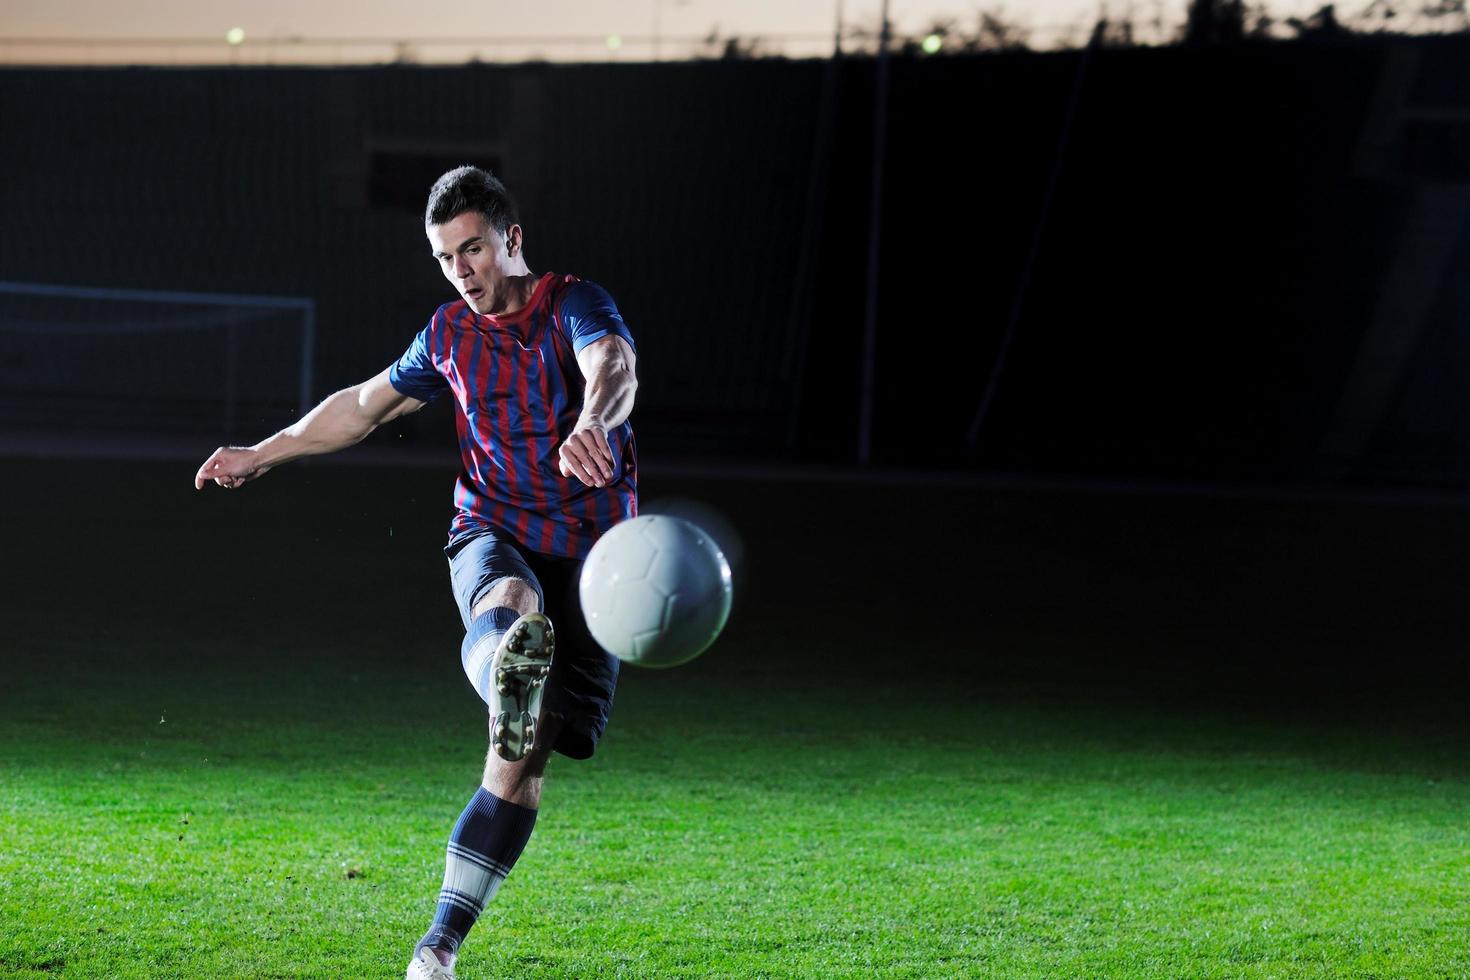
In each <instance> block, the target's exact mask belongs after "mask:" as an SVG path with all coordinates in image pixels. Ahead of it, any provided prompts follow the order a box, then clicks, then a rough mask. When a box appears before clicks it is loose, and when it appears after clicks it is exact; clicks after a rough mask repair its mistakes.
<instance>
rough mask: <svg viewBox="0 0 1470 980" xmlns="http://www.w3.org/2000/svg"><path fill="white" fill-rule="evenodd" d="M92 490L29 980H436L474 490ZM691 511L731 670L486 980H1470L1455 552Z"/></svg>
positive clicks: (51, 470) (1155, 510) (28, 713)
mask: <svg viewBox="0 0 1470 980" xmlns="http://www.w3.org/2000/svg"><path fill="white" fill-rule="evenodd" d="M89 470H90V465H87V466H80V465H77V464H65V465H64V464H58V463H44V464H43V463H28V464H26V465H25V466H24V467H22V466H20V465H19V464H6V465H5V466H4V467H0V477H4V478H6V479H7V480H9V481H10V482H11V484H12V485H17V483H18V482H20V481H23V484H24V485H25V486H28V487H34V488H36V497H35V502H34V505H33V506H32V507H30V508H28V509H27V510H26V517H27V519H26V520H25V521H23V522H20V523H18V524H16V525H15V526H13V527H7V528H6V531H5V534H6V537H7V541H6V544H7V549H6V550H7V557H6V559H5V574H6V578H5V580H4V581H3V583H0V585H3V587H4V589H5V592H6V597H7V602H6V608H7V613H8V619H9V624H8V626H7V633H8V636H7V637H6V640H5V643H4V646H3V653H0V975H4V976H17V977H42V976H46V977H51V976H66V977H108V978H112V977H150V978H151V977H352V978H356V977H364V978H365V977H394V976H401V975H402V970H403V966H404V964H405V962H406V959H407V954H408V952H409V950H410V948H411V946H412V943H413V942H414V940H415V939H416V938H417V937H418V936H419V935H420V933H421V932H422V930H423V928H424V926H425V924H426V922H427V920H428V918H429V916H430V915H431V913H432V902H433V899H434V896H435V894H436V892H437V889H438V886H439V878H440V874H441V871H442V866H443V865H442V863H443V844H444V839H445V837H446V836H447V833H448V831H449V828H450V826H451V825H452V823H453V821H454V819H455V817H456V816H457V814H458V813H459V810H460V808H461V807H462V806H463V804H464V801H465V800H466V799H467V797H468V795H469V794H470V793H471V792H472V791H473V788H474V785H475V783H476V781H477V779H478V773H479V766H480V762H481V759H482V758H483V753H484V721H483V716H482V713H481V709H480V707H479V702H478V701H477V700H476V699H475V698H474V696H473V694H472V693H470V691H469V689H468V686H467V684H466V683H465V682H464V680H463V678H462V676H461V675H460V672H459V664H458V657H457V649H458V635H457V633H458V630H457V627H458V622H457V618H456V617H455V615H454V612H453V607H452V604H451V602H450V600H449V598H448V589H447V583H446V579H447V576H446V575H445V574H444V570H443V568H442V562H441V560H440V559H439V556H438V555H437V553H436V552H435V546H436V545H437V544H438V543H439V541H440V538H441V535H442V524H443V520H442V519H443V518H444V516H445V511H444V508H445V506H446V504H447V496H448V487H447V485H446V477H445V475H444V474H442V473H440V474H423V473H411V474H394V473H390V472H388V471H379V470H356V469H349V468H326V467H320V468H300V469H297V470H295V471H288V472H283V473H281V474H279V475H276V474H273V475H271V476H270V477H268V478H267V479H266V480H264V481H261V482H260V483H259V484H256V485H254V486H251V487H248V488H246V489H244V490H241V491H237V492H235V493H231V494H225V493H210V494H194V493H193V491H192V490H191V489H188V488H187V487H186V486H185V484H186V482H187V479H188V476H189V475H190V468H189V467H188V466H184V467H177V466H174V467H165V466H132V467H111V468H108V469H107V470H106V471H105V472H99V471H97V470H90V472H89ZM99 484H100V485H101V488H102V489H105V490H106V491H107V499H108V501H109V507H108V510H107V512H106V513H95V512H92V511H90V510H88V507H87V503H86V502H87V501H88V500H89V499H92V498H90V497H88V495H87V492H88V491H89V490H90V491H95V490H97V489H98V488H99V486H98V485H99ZM645 487H646V489H645V494H646V495H647V494H648V490H647V485H646V484H645ZM364 488H367V492H364ZM671 489H677V490H678V491H680V492H684V493H692V492H701V491H703V492H706V493H707V494H710V495H715V496H718V495H719V494H721V493H723V494H727V495H728V497H729V501H730V502H729V503H728V506H729V507H730V509H731V512H732V514H733V515H734V516H735V517H736V519H737V523H740V524H741V526H742V527H746V528H749V529H750V534H749V540H748V542H747V543H748V545H749V546H750V560H749V564H748V566H747V569H746V581H745V583H744V592H743V593H742V595H741V597H740V599H739V601H738V604H737V608H736V614H735V617H734V619H733V620H732V624H731V627H730V629H729V631H728V633H727V635H726V637H725V638H723V639H722V641H721V643H720V644H719V645H718V646H717V647H716V648H715V649H714V650H712V651H711V652H710V653H709V654H708V655H707V656H706V657H705V658H702V659H701V660H700V661H696V662H695V663H694V664H691V665H689V666H687V667H685V668H680V669H679V670H677V671H672V672H667V673H650V672H633V671H629V672H627V673H626V674H625V677H624V683H623V686H622V688H621V690H620V692H619V701H618V705H617V710H616V712H615V714H614V719H613V723H612V725H611V727H610V729H609V732H608V734H607V736H606V738H605V740H604V742H603V745H602V748H601V749H600V751H599V753H598V756H597V757H596V758H595V759H594V760H592V761H590V762H587V763H572V762H569V761H567V760H557V762H556V763H555V764H554V765H553V768H552V770H551V772H550V774H549V778H548V783H547V789H546V795H545V798H544V800H543V811H542V816H541V819H540V822H539V823H538V825H537V830H536V834H535V836H534V837H533V838H532V841H531V844H530V846H529V847H528V849H527V851H526V853H525V855H524V857H523V858H522V860H521V863H520V864H519V865H518V866H517V868H516V871H515V873H514V874H513V875H512V876H511V877H510V879H509V880H508V881H507V883H506V885H505V887H504V888H503V889H502V890H501V892H500V895H499V897H498V898H497V899H496V901H495V903H494V904H493V905H492V907H491V910H490V911H489V912H488V913H487V914H486V916H485V918H483V919H482V920H481V922H480V925H479V926H477V927H476V930H475V932H474V933H472V934H471V937H470V939H469V941H468V942H467V943H466V946H465V948H464V950H463V954H462V956H461V959H460V965H459V970H460V974H461V976H462V977H464V978H465V980H476V978H488V977H502V976H504V977H591V976H626V977H703V976H719V977H874V976H882V977H947V976H980V977H983V976H994V977H1029V976H1035V977H1161V978H1162V977H1170V978H1175V977H1382V978H1399V977H1462V976H1466V975H1470V945H1467V943H1466V937H1467V936H1470V756H1467V753H1466V748H1467V746H1470V739H1467V738H1466V733H1467V727H1470V726H1467V725H1466V724H1465V723H1464V721H1463V720H1462V718H1461V714H1460V712H1459V711H1458V709H1457V707H1456V703H1457V699H1458V695H1459V694H1461V693H1462V690H1463V689H1462V687H1460V686H1459V685H1460V684H1461V681H1460V678H1461V677H1462V674H1461V673H1458V672H1456V671H1455V670H1449V669H1447V668H1445V666H1444V660H1445V658H1447V657H1449V656H1450V655H1451V654H1452V652H1453V650H1454V649H1455V648H1456V644H1457V643H1458V642H1459V641H1460V640H1461V639H1463V638H1464V636H1465V633H1464V631H1463V630H1462V627H1463V622H1462V618H1461V617H1462V616H1463V613H1462V611H1461V609H1460V607H1459V606H1455V605H1453V604H1452V603H1450V601H1449V600H1450V597H1451V596H1452V595H1453V594H1454V592H1455V587H1457V586H1458V585H1462V584H1464V579H1463V578H1462V577H1460V576H1462V573H1463V571H1464V569H1463V560H1462V559H1461V558H1460V557H1458V556H1459V553H1460V552H1459V550H1458V549H1457V547H1456V545H1457V544H1461V543H1463V539H1464V538H1465V536H1466V533H1467V532H1466V530H1465V529H1464V528H1462V527H1461V526H1460V525H1461V524H1462V523H1463V521H1462V519H1461V517H1460V515H1458V514H1457V513H1425V512H1421V511H1413V510H1405V511H1399V512H1394V513H1389V514H1387V515H1385V514H1383V513H1382V512H1378V511H1373V512H1364V511H1362V510H1359V509H1355V508H1353V507H1349V506H1345V505H1339V506H1335V507H1328V508H1308V507H1307V505H1297V507H1296V509H1294V508H1293V507H1282V506H1278V505H1268V504H1264V503H1241V502H1234V503H1232V502H1221V501H1185V502H1182V503H1178V502H1176V503H1174V504H1170V505H1168V507H1167V508H1164V511H1166V512H1161V510H1160V506H1159V505H1158V504H1157V502H1153V501H1149V500H1144V499H1130V500H1108V501H1101V500H1098V499H1095V498H1092V497H1088V496H1086V495H1067V494H1058V495H1033V496H1027V495H1022V494H1008V493H999V492H988V493H983V494H982V493H979V492H978V491H959V490H952V491H945V492H944V493H946V494H949V495H950V496H951V497H952V498H954V499H952V500H948V501H944V500H941V501H940V504H939V505H937V506H936V507H935V513H936V515H941V516H942V515H946V514H952V513H955V512H956V511H955V507H960V506H962V507H963V508H964V510H965V512H966V513H967V514H968V515H969V517H968V518H967V519H966V521H965V525H964V526H965V528H966V529H967V530H965V531H963V532H961V533H959V534H958V537H957V538H956V539H955V541H954V542H953V544H952V547H954V548H955V549H957V550H958V553H961V554H963V556H964V564H963V567H960V566H958V565H955V566H953V568H954V574H951V575H945V576H935V577H934V580H932V581H930V580H925V581H923V582H918V583H916V582H915V581H914V580H913V577H911V576H907V575H903V574H900V571H901V570H902V569H903V568H904V567H905V566H904V565H903V563H902V562H901V561H900V560H899V559H900V558H901V557H902V554H903V551H902V549H901V548H900V546H899V545H896V544H892V543H890V544H888V545H886V546H879V545H875V544H874V543H873V542H872V541H871V540H867V541H864V540H862V539H861V538H859V537H858V536H855V535H850V534H844V533H841V532H842V530H843V528H844V527H845V526H852V525H851V524H845V523H844V522H846V521H848V519H849V518H851V519H852V520H853V521H856V520H857V517H856V513H857V512H859V511H861V510H862V508H859V507H858V505H857V504H851V506H852V507H853V508H854V509H855V513H854V514H844V513H842V512H841V511H840V510H839V511H837V512H834V513H833V514H832V515H831V520H832V521H833V522H834V524H833V525H832V526H830V527H825V528H824V527H823V526H821V524H820V522H818V524H816V525H813V524H812V523H811V521H812V518H811V515H812V514H813V513H814V510H813V506H814V503H815V502H819V501H820V500H822V499H824V498H828V497H830V496H831V492H830V490H829V489H824V488H812V487H800V486H787V487H774V488H772V487H766V488H755V487H736V488H723V489H721V488H718V487H696V486H690V485H681V486H678V487H677V488H671ZM872 503H873V501H872V500H869V501H867V502H866V504H865V505H864V506H867V505H871V504H872ZM950 504H953V505H955V506H953V507H952V506H949V505H950ZM935 519H936V520H939V519H940V516H936V517H935ZM802 528H807V529H808V530H807V531H806V532H804V533H806V534H807V535H808V538H809V539H810V538H811V537H812V536H821V535H827V536H828V537H826V538H824V539H823V540H824V546H823V547H821V548H805V549H791V548H790V547H789V546H788V544H789V542H790V541H791V540H793V536H794V535H798V534H801V533H803V532H802V530H801V529H802ZM1247 541H1255V542H1257V543H1258V546H1256V547H1246V546H1245V542H1247ZM1181 542H1182V545H1181ZM1181 546H1182V547H1183V548H1184V549H1185V551H1183V552H1181V551H1179V550H1178V549H1179V548H1180V547H1181ZM875 549H876V550H875ZM1200 549H1203V550H1204V551H1205V552H1208V554H1210V555H1211V556H1213V557H1211V558H1210V559H1209V560H1204V559H1201V558H1199V557H1195V558H1190V557H1188V555H1190V554H1193V555H1196V556H1198V555H1199V554H1200V553H1201V552H1200ZM1405 549H1407V551H1405ZM1401 553H1403V555H1404V557H1402V558H1400V559H1399V560H1398V562H1397V563H1395V561H1394V559H1393V558H1392V556H1393V555H1395V554H1401ZM1171 555H1172V556H1176V557H1174V558H1172V559H1171V558H1170V557H1169V556H1171ZM1308 555H1310V557H1305V556H1308ZM814 556H820V557H814ZM1349 556H1352V560H1351V561H1350V560H1348V559H1349ZM957 560H958V559H956V561H957ZM1170 561H1173V562H1174V563H1175V564H1174V565H1173V566H1171V565H1170V564H1169V563H1170ZM1267 569H1274V570H1275V571H1274V572H1272V573H1271V574H1266V570H1267ZM1369 570H1371V574H1368V571H1369ZM1313 571H1315V572H1316V574H1315V577H1313V576H1310V575H1308V576H1307V578H1306V579H1305V580H1304V581H1301V584H1300V585H1299V587H1296V588H1295V589H1294V590H1293V591H1292V593H1291V599H1290V600H1289V601H1286V602H1284V603H1283V604H1282V605H1280V606H1278V607H1271V606H1270V598H1271V597H1272V596H1275V595H1278V594H1280V592H1281V591H1282V589H1283V587H1284V586H1285V585H1286V584H1287V583H1296V582H1298V581H1299V574H1304V573H1308V572H1313ZM1421 579H1422V580H1421ZM1324 590H1328V591H1330V592H1331V593H1332V594H1331V595H1328V594H1326V592H1324ZM1161 596H1162V598H1161ZM1372 597H1377V598H1376V599H1373V598H1372ZM1410 597H1412V601H1410ZM1329 613H1330V615H1328V614H1329ZM1287 650H1295V651H1297V653H1298V654H1299V656H1297V657H1296V659H1294V660H1290V662H1289V663H1288V660H1287V658H1286V651H1287ZM1334 650H1335V651H1345V653H1344V660H1343V665H1342V666H1340V667H1339V668H1337V669H1335V671H1334V672H1333V673H1332V676H1326V675H1327V673H1328V671H1327V670H1323V671H1322V673H1323V677H1322V683H1320V684H1318V683H1316V682H1315V681H1314V680H1313V678H1314V677H1315V676H1317V674H1318V672H1319V669H1321V667H1320V665H1321V663H1322V658H1323V657H1325V656H1326V653H1325V652H1324V651H1334ZM895 651H897V652H895ZM1395 653H1397V655H1398V656H1399V657H1400V658H1401V660H1402V659H1404V658H1407V659H1408V660H1409V661H1412V662H1413V664H1414V665H1416V666H1415V667H1414V669H1413V670H1409V669H1407V668H1405V669H1402V670H1398V671H1396V672H1390V671H1389V670H1387V669H1385V668H1383V667H1382V666H1376V667H1375V666H1372V664H1373V663H1375V661H1374V660H1373V655H1375V654H1376V655H1380V656H1381V657H1382V658H1385V659H1388V658H1391V657H1392V656H1393V655H1394V654H1395ZM1235 654H1238V655H1235ZM1349 654H1350V656H1349ZM1411 654H1413V655H1411ZM1170 665H1172V667H1171V666H1170ZM1211 665H1214V666H1211ZM1293 665H1294V666H1293ZM1145 681H1146V683H1145ZM1428 688H1434V689H1437V693H1435V694H1433V695H1431V694H1429V693H1425V691H1426V689H1428Z"/></svg>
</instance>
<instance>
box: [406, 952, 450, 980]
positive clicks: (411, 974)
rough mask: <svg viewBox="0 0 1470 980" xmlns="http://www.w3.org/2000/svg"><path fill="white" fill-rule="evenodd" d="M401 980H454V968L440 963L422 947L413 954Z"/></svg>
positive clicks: (431, 953) (437, 958)
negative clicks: (411, 960)
mask: <svg viewBox="0 0 1470 980" xmlns="http://www.w3.org/2000/svg"><path fill="white" fill-rule="evenodd" d="M403 980H455V977H454V967H451V966H445V965H444V964H443V963H440V962H439V957H437V956H435V955H434V954H433V952H431V951H430V950H429V949H428V947H423V948H421V949H419V950H418V951H417V952H415V953H414V954H413V962H412V963H410V964H408V972H407V973H405V974H404V975H403Z"/></svg>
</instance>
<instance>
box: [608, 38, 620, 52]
mask: <svg viewBox="0 0 1470 980" xmlns="http://www.w3.org/2000/svg"><path fill="white" fill-rule="evenodd" d="M622 46H623V36H622V35H621V34H609V35H608V36H607V49H608V50H609V51H616V50H617V49H618V48H621V47H622Z"/></svg>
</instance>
